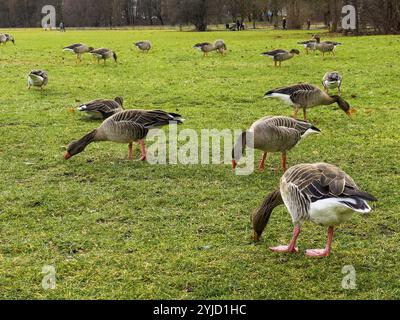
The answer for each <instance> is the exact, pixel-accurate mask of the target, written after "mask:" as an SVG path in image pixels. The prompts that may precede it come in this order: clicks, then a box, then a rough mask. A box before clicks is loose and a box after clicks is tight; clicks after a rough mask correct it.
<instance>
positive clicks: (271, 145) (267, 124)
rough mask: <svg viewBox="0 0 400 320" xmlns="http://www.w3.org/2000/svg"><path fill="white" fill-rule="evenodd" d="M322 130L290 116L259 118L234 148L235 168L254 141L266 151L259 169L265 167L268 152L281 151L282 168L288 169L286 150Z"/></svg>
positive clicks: (254, 144)
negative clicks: (249, 144) (248, 144)
mask: <svg viewBox="0 0 400 320" xmlns="http://www.w3.org/2000/svg"><path fill="white" fill-rule="evenodd" d="M320 132H321V131H320V130H319V129H318V128H316V127H314V126H313V125H312V124H311V123H308V122H304V121H299V120H295V119H292V118H288V117H265V118H262V119H260V120H257V121H256V122H254V123H253V125H252V126H251V127H250V129H249V130H248V131H244V132H243V133H242V134H241V136H239V138H238V140H237V142H236V144H235V146H234V148H233V150H232V159H233V160H232V166H233V169H235V168H236V166H237V163H238V162H239V160H240V158H241V157H242V155H243V152H244V150H245V147H246V145H247V142H248V141H252V142H253V146H252V147H254V148H255V149H258V150H262V151H263V152H264V154H263V156H262V159H261V161H260V164H259V166H258V169H259V170H264V168H265V160H266V158H267V153H269V152H281V154H282V157H281V159H282V161H281V165H282V169H283V171H286V152H287V151H289V150H291V149H292V148H294V147H295V146H296V145H297V144H298V143H299V142H300V141H301V140H302V139H303V138H305V137H307V136H308V135H310V134H318V133H320ZM249 139H251V140H249Z"/></svg>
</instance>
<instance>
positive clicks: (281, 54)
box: [261, 49, 300, 67]
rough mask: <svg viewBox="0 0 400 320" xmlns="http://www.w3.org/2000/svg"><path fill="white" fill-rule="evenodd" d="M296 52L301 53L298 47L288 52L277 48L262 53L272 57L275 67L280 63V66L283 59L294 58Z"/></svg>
mask: <svg viewBox="0 0 400 320" xmlns="http://www.w3.org/2000/svg"><path fill="white" fill-rule="evenodd" d="M295 54H297V55H299V54H300V51H299V50H297V49H292V50H290V52H288V51H286V50H282V49H277V50H273V51H268V52H264V53H262V54H261V55H262V56H264V57H271V58H272V59H273V60H274V64H275V67H276V66H277V64H278V63H279V67H281V65H282V61H286V60H289V59H292V58H293V57H294V55H295Z"/></svg>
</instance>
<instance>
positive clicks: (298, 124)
mask: <svg viewBox="0 0 400 320" xmlns="http://www.w3.org/2000/svg"><path fill="white" fill-rule="evenodd" d="M262 120H263V121H264V122H265V123H266V124H267V125H270V126H274V127H277V128H284V129H293V130H295V131H297V132H298V133H300V135H303V134H305V133H306V132H307V131H308V130H312V131H314V132H321V130H319V129H318V128H317V127H315V126H313V125H312V124H311V123H309V122H306V121H301V120H297V119H293V118H290V117H281V116H278V117H265V118H263V119H262Z"/></svg>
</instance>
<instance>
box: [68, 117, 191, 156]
mask: <svg viewBox="0 0 400 320" xmlns="http://www.w3.org/2000/svg"><path fill="white" fill-rule="evenodd" d="M183 121H184V119H182V117H181V116H180V115H178V114H175V113H168V112H165V111H162V110H153V111H147V110H126V111H122V112H118V113H116V114H114V115H113V116H111V117H110V118H108V119H106V120H104V122H103V123H102V124H101V126H100V127H99V128H97V129H95V130H93V131H91V132H89V133H88V134H86V135H85V136H83V137H82V138H81V139H79V140H77V141H73V142H71V143H70V144H69V146H68V148H67V152H66V153H65V154H64V159H65V160H68V159H69V158H71V157H72V156H74V155H76V154H78V153H81V152H82V151H84V150H85V148H86V147H87V145H89V144H90V143H92V142H95V141H112V142H118V143H127V144H128V159H129V160H132V158H133V150H132V147H133V142H138V143H139V144H140V147H141V158H140V160H141V161H144V160H146V148H145V145H144V139H145V138H146V136H147V134H148V132H149V130H150V129H152V128H155V127H161V126H165V125H168V124H169V123H170V122H176V123H178V124H180V123H183Z"/></svg>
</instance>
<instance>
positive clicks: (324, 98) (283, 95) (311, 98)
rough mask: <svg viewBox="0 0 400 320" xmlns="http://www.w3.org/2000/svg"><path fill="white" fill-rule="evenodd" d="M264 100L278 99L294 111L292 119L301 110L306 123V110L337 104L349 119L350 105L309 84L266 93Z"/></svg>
mask: <svg viewBox="0 0 400 320" xmlns="http://www.w3.org/2000/svg"><path fill="white" fill-rule="evenodd" d="M264 98H278V99H280V100H282V101H284V102H286V103H288V104H291V105H292V106H293V108H294V109H295V111H294V114H293V117H294V118H297V114H298V112H299V109H300V108H302V109H303V113H304V120H305V121H307V109H308V108H312V107H316V106H321V105H331V104H333V103H337V104H338V106H339V107H340V108H341V109H342V110H343V111H344V112H345V113H346V114H347V115H348V116H349V117H350V118H351V112H352V111H353V110H352V111H350V105H349V104H348V102H347V101H346V100H344V99H343V98H341V97H340V96H333V95H328V94H327V93H326V92H324V91H323V90H321V89H319V88H317V87H315V86H312V85H310V84H296V85H292V86H289V87H283V88H278V89H274V90H271V91H268V92H267V93H266V94H265V96H264Z"/></svg>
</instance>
